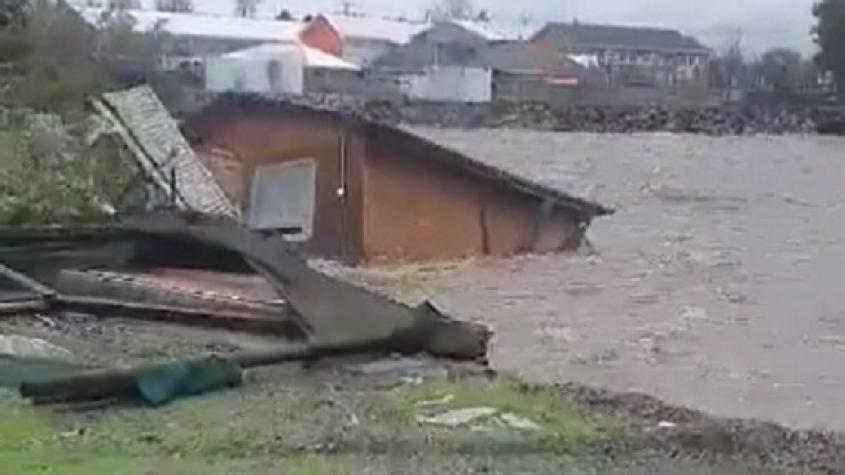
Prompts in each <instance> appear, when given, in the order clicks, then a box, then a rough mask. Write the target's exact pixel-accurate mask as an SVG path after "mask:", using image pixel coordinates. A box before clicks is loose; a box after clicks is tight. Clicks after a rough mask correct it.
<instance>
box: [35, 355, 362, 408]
mask: <svg viewBox="0 0 845 475" xmlns="http://www.w3.org/2000/svg"><path fill="white" fill-rule="evenodd" d="M366 350H367V349H366V348H354V347H322V348H318V347H312V346H307V345H292V346H290V347H286V348H281V349H278V350H268V351H260V352H247V353H239V354H235V355H214V356H211V357H207V358H201V359H197V360H195V361H203V360H204V359H217V360H222V361H226V362H228V363H231V364H233V365H235V366H237V367H239V368H243V369H247V368H257V367H261V366H272V365H277V364H282V363H291V362H300V361H303V362H304V361H311V360H316V359H321V358H328V357H332V356H341V355H346V354H360V353H363V352H366ZM376 353H377V352H376ZM177 363H178V362H177ZM169 364H173V363H169ZM167 365H168V363H165V364H163V365H162V364H159V365H146V366H139V367H135V368H129V369H117V370H97V371H86V372H82V373H78V374H71V375H69V376H66V377H61V378H54V379H50V380H46V381H34V382H28V383H24V384H23V385H21V388H20V393H21V396H23V397H25V398H28V399H31V400H32V402H33V403H35V404H66V403H84V402H92V401H109V400H126V399H132V398H137V397H139V389H138V381H139V378H141V377H142V376H143V375H144V374H146V373H148V372H149V371H150V370H153V369H155V368H158V367H162V366H167Z"/></svg>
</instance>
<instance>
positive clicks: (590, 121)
mask: <svg viewBox="0 0 845 475" xmlns="http://www.w3.org/2000/svg"><path fill="white" fill-rule="evenodd" d="M364 113H365V114H366V115H367V116H368V117H370V118H373V119H376V120H380V121H386V122H390V123H397V122H402V123H410V124H415V125H430V126H438V127H516V128H527V129H537V130H556V131H580V132H597V133H632V132H657V131H663V132H679V133H696V134H707V135H749V134H791V133H799V134H803V133H817V132H826V133H845V111H843V110H838V111H836V110H821V109H811V108H801V109H768V108H726V107H709V108H675V109H673V108H666V107H659V106H653V107H589V106H578V107H569V108H555V107H551V106H548V105H545V104H496V105H445V104H413V105H401V106H395V105H391V104H383V103H382V104H368V105H366V106H365V108H364Z"/></svg>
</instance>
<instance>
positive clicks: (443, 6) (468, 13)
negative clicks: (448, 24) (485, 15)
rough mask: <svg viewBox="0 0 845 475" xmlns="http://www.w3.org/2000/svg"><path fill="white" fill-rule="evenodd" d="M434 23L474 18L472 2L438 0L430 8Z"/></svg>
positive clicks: (464, 0) (467, 0) (469, 0)
mask: <svg viewBox="0 0 845 475" xmlns="http://www.w3.org/2000/svg"><path fill="white" fill-rule="evenodd" d="M430 13H431V17H432V19H433V20H435V21H448V20H470V19H472V18H473V17H474V16H475V8H474V7H473V4H472V0H438V1H437V2H436V3H435V4H434V5H432V7H431V11H430Z"/></svg>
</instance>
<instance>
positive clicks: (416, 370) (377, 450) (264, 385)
mask: <svg viewBox="0 0 845 475" xmlns="http://www.w3.org/2000/svg"><path fill="white" fill-rule="evenodd" d="M0 334H17V335H26V336H31V337H38V338H43V339H46V340H48V341H50V342H52V343H54V344H57V345H60V346H62V347H64V348H67V349H69V350H70V351H71V352H72V353H73V355H74V359H75V360H76V361H77V362H79V363H82V364H85V365H91V366H125V365H132V364H140V363H146V362H151V361H167V360H171V359H173V358H178V357H182V356H193V355H198V354H205V353H209V352H219V353H229V352H236V351H240V350H254V349H266V348H268V347H271V346H273V345H275V344H278V342H276V341H273V340H269V339H265V338H260V337H254V336H249V335H243V334H234V333H230V332H217V331H208V330H196V329H192V328H184V327H175V326H172V325H167V326H165V325H159V324H139V323H137V322H130V321H119V320H110V321H107V322H100V321H97V320H94V319H91V318H87V317H84V316H70V317H61V318H56V317H39V318H37V319H29V318H26V319H15V320H6V321H3V322H2V323H1V324H0ZM0 405H2V406H3V411H4V414H6V415H7V417H6V418H5V421H6V423H5V424H4V425H5V426H6V427H5V428H0V463H2V464H3V466H4V467H7V468H10V469H12V470H13V471H12V472H9V473H22V474H27V473H69V474H76V473H127V474H134V473H143V474H146V473H155V474H181V473H186V474H187V473H212V474H213V473H220V474H223V473H225V474H240V473H243V474H253V473H256V474H263V473H268V474H269V473H274V474H275V473H293V474H358V473H363V474H392V473H397V474H398V473H424V474H426V473H427V474H441V473H443V474H446V473H448V474H453V473H502V474H511V473H543V474H545V473H563V474H566V473H573V474H576V473H577V474H580V473H602V474H605V473H606V474H628V473H635V474H636V473H643V474H646V473H664V474H709V473H726V474H732V473H733V474H745V473H828V474H829V473H845V441H843V439H842V437H840V436H837V435H833V434H821V433H802V432H792V431H788V430H785V429H782V428H780V427H778V426H775V425H769V424H762V423H755V422H749V421H730V420H723V419H715V418H710V417H707V416H705V415H703V414H701V413H697V412H694V411H689V410H684V409H678V408H673V407H670V406H666V405H664V404H662V403H660V402H659V401H657V400H656V399H652V398H649V397H646V396H641V395H635V394H628V395H625V394H613V393H609V392H606V391H602V390H595V389H590V388H586V387H583V386H578V385H562V386H560V385H559V386H539V385H534V386H532V385H527V384H524V383H522V382H520V381H518V380H516V379H514V378H512V377H509V376H507V375H501V374H500V375H494V374H493V372H492V371H491V370H489V369H487V368H483V367H479V366H476V365H464V364H461V365H458V364H454V363H448V362H444V361H435V360H430V359H426V358H398V357H396V358H392V359H381V360H375V361H374V360H372V359H370V358H367V357H361V358H356V359H344V360H331V361H322V362H312V363H309V364H307V365H303V364H295V365H284V366H276V367H270V368H263V369H259V370H254V371H249V372H248V373H247V378H246V383H245V385H244V386H242V387H241V388H238V389H234V390H230V391H225V392H219V393H215V394H210V395H206V396H202V397H196V398H191V399H186V400H182V401H178V402H176V403H174V404H171V405H169V406H167V407H163V408H156V409H153V408H148V407H141V406H138V405H132V404H127V405H122V406H120V407H113V406H112V407H94V406H92V407H87V408H80V407H74V408H68V407H64V408H38V409H36V410H35V411H34V412H33V410H32V409H31V408H30V407H29V406H28V405H27V404H25V403H24V402H22V401H20V400H19V399H17V398H16V397H14V396H11V395H9V394H8V393H6V394H4V395H3V396H2V397H0ZM467 408H469V409H473V410H474V409H479V408H480V409H482V410H483V411H487V412H488V414H487V415H485V416H484V417H479V418H476V419H472V420H470V421H467V422H465V423H456V422H455V421H451V422H449V421H447V422H444V421H443V420H440V419H442V418H443V417H446V416H447V415H450V414H451V415H452V416H454V417H457V416H455V414H456V413H455V412H454V411H456V410H459V409H467ZM459 413H460V411H459ZM447 418H448V417H447Z"/></svg>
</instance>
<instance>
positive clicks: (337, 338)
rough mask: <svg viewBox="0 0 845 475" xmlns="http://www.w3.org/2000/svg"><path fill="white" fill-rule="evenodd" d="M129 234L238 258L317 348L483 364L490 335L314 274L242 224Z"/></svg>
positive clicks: (184, 218) (191, 222)
mask: <svg viewBox="0 0 845 475" xmlns="http://www.w3.org/2000/svg"><path fill="white" fill-rule="evenodd" d="M120 224H121V226H123V227H124V228H125V229H127V230H131V231H135V232H138V233H143V234H148V235H151V236H157V237H159V238H166V239H171V240H172V239H178V240H184V241H188V242H197V243H202V244H204V245H211V246H215V247H218V248H222V249H226V250H231V251H235V252H237V253H239V254H240V255H242V256H243V257H244V259H245V260H246V261H247V262H248V263H250V265H251V266H252V267H253V268H254V269H255V270H256V271H257V272H259V273H260V274H262V275H264V276H265V277H266V278H267V279H268V280H269V281H270V282H271V283H272V284H273V286H274V287H275V288H276V290H277V292H279V295H280V296H282V297H284V298H285V299H286V300H287V301H288V302H289V303H290V305H291V307H292V308H293V309H294V310H295V312H296V314H297V315H299V316H300V317H301V321H300V324H301V325H302V327H303V328H304V329H305V330H306V333H307V334H308V339H309V342H310V343H311V344H312V345H313V346H315V347H333V348H337V347H353V348H360V347H368V346H373V345H380V346H381V347H382V348H385V349H389V350H394V351H398V352H404V353H418V352H428V353H431V354H433V355H435V356H444V357H450V358H458V359H481V358H485V357H486V354H487V343H488V341H489V339H490V336H491V334H490V332H489V330H488V329H487V328H486V327H484V326H481V325H474V324H469V323H465V322H459V321H456V320H453V319H451V318H449V317H446V316H445V315H443V314H442V313H440V312H439V311H438V310H437V309H436V308H434V307H433V306H431V305H429V304H424V305H421V306H420V307H417V308H410V307H407V306H405V305H402V304H400V303H398V302H395V301H392V300H390V299H388V298H386V297H384V296H381V295H378V294H375V293H373V292H370V291H368V290H365V289H363V288H360V287H357V286H355V285H352V284H350V283H348V282H344V281H341V280H339V279H335V278H332V277H330V276H327V275H325V274H322V273H320V272H317V271H316V270H314V269H312V268H310V267H309V266H308V264H307V262H306V261H305V259H304V258H302V257H301V256H300V255H298V254H297V253H296V252H295V251H294V250H292V249H291V246H290V245H289V243H287V241H285V240H284V239H281V238H278V237H274V236H263V235H261V234H258V233H255V232H253V231H251V230H249V229H247V228H244V227H243V226H241V225H240V224H238V223H237V222H236V221H234V220H232V219H228V218H224V217H212V216H208V215H201V214H196V213H191V214H176V213H167V214H163V213H157V214H147V215H137V216H131V217H127V218H124V219H123V220H122V221H121V223H120Z"/></svg>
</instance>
